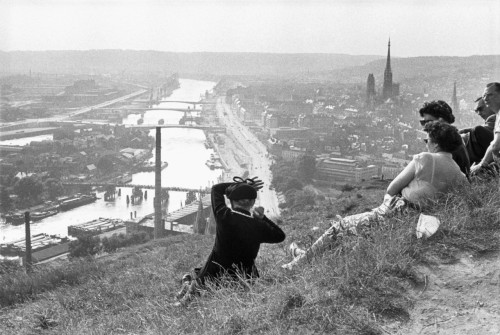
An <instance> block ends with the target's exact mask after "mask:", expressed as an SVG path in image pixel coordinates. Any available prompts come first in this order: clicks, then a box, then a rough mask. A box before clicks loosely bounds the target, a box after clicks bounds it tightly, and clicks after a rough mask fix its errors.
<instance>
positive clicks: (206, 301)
mask: <svg viewBox="0 0 500 335" xmlns="http://www.w3.org/2000/svg"><path fill="white" fill-rule="evenodd" d="M372 186H373V185H371V186H367V187H362V186H358V187H357V188H356V189H354V190H351V191H349V192H344V194H342V196H341V198H340V199H339V200H338V201H337V202H330V201H326V202H324V203H322V204H317V205H315V206H309V207H307V208H305V210H304V211H301V212H295V213H292V214H286V213H285V214H284V216H283V220H284V221H283V222H280V225H281V226H282V227H283V229H284V230H285V232H286V233H287V235H288V236H287V240H286V243H283V244H281V245H263V247H262V249H261V253H260V254H259V257H258V263H257V266H258V267H259V270H260V273H261V278H260V279H259V280H257V281H256V282H255V283H254V284H253V285H250V286H248V285H243V286H228V287H225V288H222V289H220V290H217V291H213V292H212V293H207V294H204V295H203V296H202V297H201V298H200V299H197V300H196V301H194V302H193V303H192V304H191V305H190V306H189V307H188V308H176V307H173V306H172V304H171V303H172V302H173V301H174V296H175V293H176V291H177V290H178V289H179V278H180V277H181V276H182V274H183V273H185V272H187V271H189V270H190V269H192V268H193V267H195V266H199V265H200V264H202V263H203V262H204V261H205V259H206V257H207V255H208V253H209V251H210V249H211V247H212V243H213V237H212V236H202V235H184V236H176V237H173V238H166V239H161V240H157V241H153V242H150V243H148V244H145V245H141V246H136V247H132V248H128V249H124V250H122V251H121V252H118V253H115V254H109V255H103V256H101V257H100V258H97V259H95V260H88V261H81V262H76V263H75V262H73V263H72V264H66V263H65V264H61V265H57V264H52V265H50V267H47V266H44V267H40V268H39V269H38V272H37V274H35V275H33V276H32V277H31V278H29V277H27V276H25V275H23V274H22V273H18V274H11V275H9V276H5V275H4V276H2V277H0V288H2V290H0V298H1V299H0V301H5V299H4V298H5V292H6V291H5V289H6V288H8V287H12V286H14V284H16V283H17V284H19V285H24V286H25V287H26V288H28V289H29V290H28V291H26V292H27V295H26V296H25V297H22V296H20V295H15V297H14V299H15V298H16V297H17V298H18V299H19V302H20V303H19V304H18V305H12V304H10V303H9V304H7V305H5V304H4V309H3V310H2V314H1V316H0V328H1V329H2V330H5V331H4V332H3V333H5V334H32V333H33V332H35V331H36V330H37V329H40V328H42V329H50V332H51V333H56V334H88V333H93V334H139V333H140V334H143V333H145V334H158V333H165V334H190V333H191V334H193V333H194V334H202V333H203V334H255V333H263V334H290V333H292V334H313V333H314V334H317V333H328V334H387V333H389V334H403V333H404V334H407V333H410V334H411V333H416V332H418V331H421V333H423V334H425V333H429V332H431V333H433V332H435V330H436V328H439V329H442V328H446V327H447V326H449V325H457V328H456V329H467V331H468V332H469V333H480V330H481V329H488V328H487V327H488V326H489V325H494V322H495V320H498V315H497V314H496V315H495V309H496V306H497V305H498V301H497V296H495V295H494V292H496V291H493V290H498V287H499V283H500V277H499V276H498V266H496V267H490V266H491V264H490V263H491V262H492V261H491V260H490V259H487V258H484V257H483V256H482V255H485V254H487V251H488V250H494V249H497V248H498V243H499V241H500V234H499V231H500V213H499V208H500V192H499V189H498V180H496V181H495V182H487V183H478V184H474V185H473V186H472V187H470V186H469V187H468V188H467V189H461V190H459V192H457V193H456V194H454V195H453V196H450V197H449V198H448V199H447V200H446V201H445V202H443V205H439V206H436V207H435V208H433V209H431V210H430V211H429V212H427V214H433V215H436V216H438V217H439V218H440V219H441V221H442V226H441V228H440V230H439V232H438V233H437V234H436V235H434V236H433V237H432V238H430V239H428V240H417V239H416V238H415V235H414V231H415V226H416V221H417V219H418V212H415V211H409V212H408V213H407V214H405V215H403V216H397V217H394V218H393V219H391V220H388V221H386V223H385V224H384V225H380V226H375V227H372V229H370V230H369V231H367V232H365V233H364V234H362V235H360V236H344V237H343V238H342V239H341V240H338V241H337V242H336V244H335V246H336V247H335V248H334V249H332V250H331V251H330V252H327V253H326V254H325V255H324V257H321V258H318V259H316V260H314V261H312V263H311V264H310V265H307V266H305V267H304V268H301V269H297V270H296V271H293V272H285V271H284V270H282V269H281V267H280V265H281V264H283V263H284V262H286V261H288V260H289V256H287V255H286V253H285V250H284V249H285V248H284V247H285V245H287V244H288V243H289V242H290V241H292V240H298V241H299V243H301V244H302V245H304V246H307V245H310V243H312V242H313V241H314V240H315V239H316V238H317V237H318V236H319V235H320V234H321V233H322V231H323V230H324V229H325V228H327V227H328V225H329V221H330V220H331V218H332V217H333V216H334V215H335V214H337V213H345V214H350V213H352V212H360V211H362V210H364V208H365V207H368V208H370V207H372V206H373V205H374V204H375V203H376V202H375V198H376V195H377V194H381V193H383V190H382V189H376V190H373V191H372V190H371V188H372ZM372 195H373V196H374V197H373V198H372V197H371V196H372ZM351 211H352V212H351ZM314 227H317V228H319V229H315V228H314ZM464 252H465V253H466V254H467V257H466V259H467V262H466V263H465V264H464V265H465V269H466V270H467V269H468V270H467V271H463V269H464V267H461V263H460V261H459V260H460V259H463V254H464ZM470 255H472V256H473V257H469V256H470ZM495 257H498V255H495ZM495 259H496V262H497V263H496V264H497V265H498V258H495ZM443 264H455V265H452V268H447V266H446V265H443ZM69 267H73V268H74V269H76V270H78V268H79V267H80V268H81V273H80V274H79V276H78V277H77V278H72V277H69V276H68V277H67V278H66V279H65V280H64V281H62V282H61V284H60V287H58V288H56V289H52V290H50V289H45V291H44V288H43V286H41V287H39V288H37V286H36V285H34V284H36V281H40V280H41V279H40V278H43V277H44V276H45V277H47V276H48V275H49V274H51V275H54V274H56V273H61V272H64V271H67V269H68V268H69ZM459 268H461V269H462V270H459ZM472 268H475V269H480V270H481V273H484V275H485V276H484V277H483V278H484V280H483V279H481V278H477V277H474V276H475V275H474V272H475V271H471V269H472ZM458 272H462V274H463V276H454V275H455V274H457V273H458ZM445 282H446V283H445ZM456 289H458V291H457V292H461V294H453V295H451V294H450V292H451V293H453V291H454V290H456ZM37 291H38V292H37ZM43 291H44V292H43ZM26 299H28V300H26ZM447 299H451V300H447ZM474 300H476V301H477V304H476V305H469V303H471V302H472V301H474ZM23 301H24V302H23ZM465 301H467V304H468V305H464V303H465ZM495 304H497V305H495ZM445 306H448V310H447V309H446V308H444V307H445ZM454 311H456V312H457V313H455V314H454ZM466 312H469V313H474V315H473V316H471V315H467V314H465V313H466ZM460 313H463V314H460ZM471 317H472V318H473V319H471ZM449 318H453V322H456V323H452V322H449V320H448V319H449ZM495 318H496V319H495ZM474 320H478V322H479V323H477V324H476V323H469V324H467V322H469V321H474ZM448 322H449V323H448ZM460 324H461V325H467V328H460V327H459V325H460ZM485 327H486V328H485ZM490 329H491V327H490Z"/></svg>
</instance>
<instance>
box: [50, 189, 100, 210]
mask: <svg viewBox="0 0 500 335" xmlns="http://www.w3.org/2000/svg"><path fill="white" fill-rule="evenodd" d="M58 200H59V210H61V211H67V210H70V209H73V208H76V207H80V206H83V205H87V204H90V203H92V202H94V201H96V200H97V195H96V194H95V193H91V194H80V193H78V194H76V195H73V196H69V197H63V198H59V199H58Z"/></svg>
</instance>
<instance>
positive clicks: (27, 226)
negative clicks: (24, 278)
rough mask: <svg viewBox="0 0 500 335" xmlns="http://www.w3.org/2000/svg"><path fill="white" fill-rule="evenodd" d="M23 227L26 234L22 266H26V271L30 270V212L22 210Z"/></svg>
mask: <svg viewBox="0 0 500 335" xmlns="http://www.w3.org/2000/svg"><path fill="white" fill-rule="evenodd" d="M24 227H25V235H26V237H25V238H26V257H25V259H24V261H25V262H24V266H25V267H26V272H31V265H32V259H31V230H30V212H24Z"/></svg>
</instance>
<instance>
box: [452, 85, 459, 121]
mask: <svg viewBox="0 0 500 335" xmlns="http://www.w3.org/2000/svg"><path fill="white" fill-rule="evenodd" d="M451 108H452V110H453V113H456V112H458V109H459V106H458V99H457V82H456V81H454V82H453V95H452V97H451Z"/></svg>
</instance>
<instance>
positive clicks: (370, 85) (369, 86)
mask: <svg viewBox="0 0 500 335" xmlns="http://www.w3.org/2000/svg"><path fill="white" fill-rule="evenodd" d="M374 98H375V77H374V76H373V73H370V74H368V79H367V81H366V102H367V103H370V102H373V99H374Z"/></svg>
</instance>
